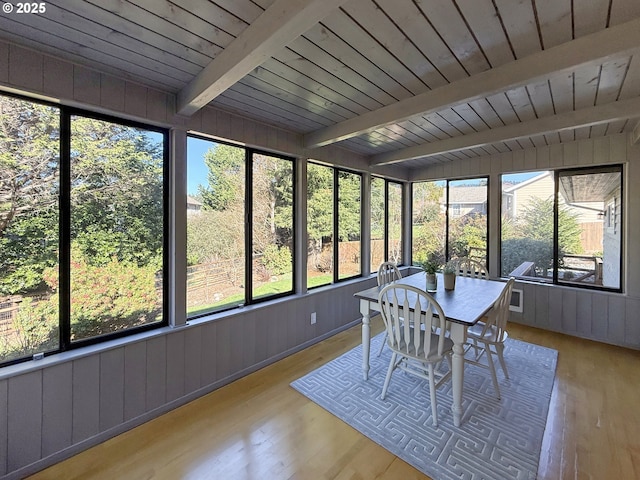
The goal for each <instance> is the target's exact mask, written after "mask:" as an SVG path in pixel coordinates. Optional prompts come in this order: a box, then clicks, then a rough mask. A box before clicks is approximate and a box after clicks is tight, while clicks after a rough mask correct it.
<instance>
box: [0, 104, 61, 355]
mask: <svg viewBox="0 0 640 480" xmlns="http://www.w3.org/2000/svg"><path fill="white" fill-rule="evenodd" d="M59 149H60V115H59V111H58V109H57V108H52V107H48V106H43V105H39V104H37V103H31V102H26V101H23V100H18V99H15V98H10V97H2V96H0V362H5V361H9V360H13V359H17V358H21V357H25V356H30V355H32V354H33V353H36V352H43V351H49V350H54V349H57V348H58V345H59V330H58V324H59V323H58V293H57V286H58V264H59V259H58V249H59V247H58V232H59V230H58V221H59V215H58V194H59V188H60V187H59V180H58V179H59V178H60V165H59V162H60V151H59Z"/></svg>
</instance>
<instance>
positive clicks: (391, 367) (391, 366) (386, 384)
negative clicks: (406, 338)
mask: <svg viewBox="0 0 640 480" xmlns="http://www.w3.org/2000/svg"><path fill="white" fill-rule="evenodd" d="M397 356H398V354H397V353H395V352H393V355H391V361H390V362H389V369H388V370H387V376H386V378H385V379H384V386H383V387H382V395H380V399H381V400H384V399H385V397H386V396H387V388H389V382H390V381H391V374H392V373H393V370H394V369H395V367H396V357H397Z"/></svg>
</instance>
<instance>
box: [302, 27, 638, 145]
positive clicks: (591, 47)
mask: <svg viewBox="0 0 640 480" xmlns="http://www.w3.org/2000/svg"><path fill="white" fill-rule="evenodd" d="M638 45H640V20H635V21H632V22H628V23H625V24H623V25H620V26H618V27H615V28H612V29H607V30H603V31H601V32H598V33H596V34H593V35H590V36H588V37H582V38H580V39H577V40H573V41H572V42H569V43H565V44H562V45H558V46H557V47H554V48H552V49H549V50H545V51H541V52H537V53H535V54H533V55H529V56H528V57H525V58H523V59H520V60H516V61H514V62H511V63H508V64H506V65H502V66H500V67H496V68H494V69H492V70H488V71H485V72H482V73H479V74H477V75H474V76H472V77H468V78H465V79H462V80H459V81H457V82H455V83H452V84H448V85H445V86H443V87H440V88H437V89H435V90H431V91H428V92H425V93H422V94H420V95H417V96H415V97H412V98H410V99H407V100H404V101H399V102H396V103H395V104H391V105H388V106H386V107H382V108H380V109H378V110H376V111H373V112H369V113H366V114H363V115H361V116H359V117H357V118H353V119H349V120H346V121H344V122H342V123H340V124H336V125H333V126H330V127H327V128H325V129H322V130H319V131H318V132H313V133H312V134H309V135H307V136H306V137H305V145H306V146H307V147H311V148H313V147H317V146H323V145H327V144H329V143H333V142H336V141H340V140H344V139H346V138H349V137H350V136H354V135H357V134H359V133H362V132H365V131H370V130H375V129H376V128H379V127H380V126H383V125H385V124H387V123H394V122H397V121H401V120H405V119H407V118H410V117H411V116H413V115H417V114H420V113H423V112H434V111H438V110H441V109H444V108H447V107H450V106H454V105H457V104H459V103H463V102H468V101H470V100H474V99H476V98H481V97H483V96H487V95H491V94H494V93H496V92H497V91H500V90H509V89H514V88H517V87H520V86H524V85H526V84H527V83H529V82H532V81H536V80H539V79H541V78H545V77H547V76H549V75H550V74H552V73H553V72H556V71H562V70H569V69H572V68H576V66H580V65H587V66H590V65H593V64H597V63H598V62H599V61H601V60H602V59H603V58H607V57H609V56H611V55H615V54H624V53H627V52H629V51H630V50H632V49H634V48H638Z"/></svg>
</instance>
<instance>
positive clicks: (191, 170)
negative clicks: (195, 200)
mask: <svg viewBox="0 0 640 480" xmlns="http://www.w3.org/2000/svg"><path fill="white" fill-rule="evenodd" d="M214 145H216V144H215V142H212V141H210V140H201V139H199V138H193V137H188V138H187V195H191V196H195V195H197V193H198V185H203V186H205V185H206V184H207V173H208V171H209V169H208V168H207V166H206V165H205V164H204V160H203V157H204V153H205V152H206V151H207V150H208V149H209V148H211V147H212V146H214Z"/></svg>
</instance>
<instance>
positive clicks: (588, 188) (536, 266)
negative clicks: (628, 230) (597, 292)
mask: <svg viewBox="0 0 640 480" xmlns="http://www.w3.org/2000/svg"><path fill="white" fill-rule="evenodd" d="M622 198H623V197H622V168H621V167H620V166H611V167H601V168H600V167H595V168H583V169H571V170H559V171H556V172H530V173H522V174H511V175H503V176H502V243H501V274H502V276H505V277H506V276H515V277H516V278H520V279H526V280H533V281H540V282H552V283H559V284H569V285H573V286H584V287H592V288H603V289H611V290H619V289H620V288H621V276H622V272H621V265H622V263H621V260H622Z"/></svg>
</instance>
